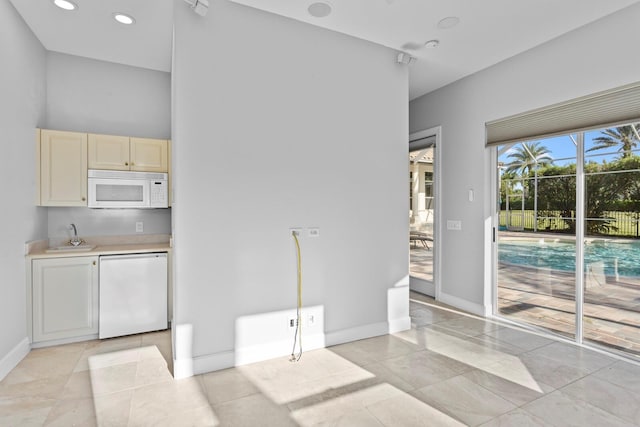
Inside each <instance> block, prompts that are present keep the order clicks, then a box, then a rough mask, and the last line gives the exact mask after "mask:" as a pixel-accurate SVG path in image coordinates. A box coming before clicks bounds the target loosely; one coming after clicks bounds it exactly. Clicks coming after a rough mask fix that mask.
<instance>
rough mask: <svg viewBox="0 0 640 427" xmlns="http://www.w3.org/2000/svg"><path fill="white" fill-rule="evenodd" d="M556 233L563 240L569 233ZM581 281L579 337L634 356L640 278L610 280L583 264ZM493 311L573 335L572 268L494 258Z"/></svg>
mask: <svg viewBox="0 0 640 427" xmlns="http://www.w3.org/2000/svg"><path fill="white" fill-rule="evenodd" d="M503 234H504V235H506V236H504V235H503ZM504 237H506V239H505V240H507V241H509V242H511V241H514V240H532V239H541V238H544V239H551V238H558V237H559V236H558V235H557V234H549V233H535V234H534V233H509V232H506V233H505V232H501V233H500V240H502V239H503V238H504ZM560 237H561V238H562V240H565V239H566V240H569V239H571V237H572V236H560ZM573 240H575V238H574V239H573ZM607 240H617V241H620V240H624V241H629V240H628V239H607ZM584 285H585V291H584V306H583V315H584V321H583V328H584V331H583V336H584V339H585V340H588V341H592V342H595V343H598V344H603V345H606V346H611V347H614V348H616V349H619V350H624V351H626V352H629V353H632V354H635V355H640V278H638V277H619V278H617V279H616V278H615V277H612V276H606V275H605V274H604V273H603V271H602V269H598V268H588V273H587V275H586V276H585V284H584ZM498 310H499V312H500V313H501V314H503V315H505V316H506V317H508V318H511V319H513V320H520V321H523V322H526V323H529V324H533V325H536V326H540V327H543V328H547V329H551V330H553V331H555V332H557V333H559V334H562V335H565V336H570V337H573V335H574V330H575V273H573V272H565V271H558V270H552V269H549V268H538V267H533V266H522V265H512V264H506V263H500V264H499V266H498Z"/></svg>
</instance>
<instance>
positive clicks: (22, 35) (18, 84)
mask: <svg viewBox="0 0 640 427" xmlns="http://www.w3.org/2000/svg"><path fill="white" fill-rule="evenodd" d="M0 58H2V71H1V72H0V76H1V78H0V94H2V95H1V96H0V129H2V137H1V138H0V146H1V147H2V153H3V155H2V158H3V162H2V167H0V186H1V188H2V190H1V192H0V194H2V200H3V202H2V213H1V214H0V218H2V238H0V276H1V278H0V325H2V327H0V379H2V378H3V377H4V376H5V375H6V374H7V370H8V369H11V368H12V367H13V366H12V365H14V364H15V363H17V362H18V361H19V360H20V358H21V356H23V355H24V352H25V351H28V340H27V327H26V295H25V261H24V242H25V241H27V240H32V239H41V238H44V237H45V236H46V212H45V209H44V208H37V207H36V206H35V169H34V168H35V164H34V163H35V162H34V159H35V128H36V127H37V126H42V125H43V124H44V116H45V104H44V102H45V71H44V70H45V51H44V48H43V47H42V45H41V44H40V42H39V41H38V39H37V38H36V37H35V36H34V35H33V33H32V32H31V30H29V28H28V27H27V25H26V24H25V23H24V21H23V20H22V18H21V17H20V16H19V15H18V13H17V12H16V11H15V10H14V8H13V6H12V5H11V4H10V3H9V1H8V0H0Z"/></svg>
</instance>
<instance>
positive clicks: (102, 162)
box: [89, 133, 129, 170]
mask: <svg viewBox="0 0 640 427" xmlns="http://www.w3.org/2000/svg"><path fill="white" fill-rule="evenodd" d="M89 169H108V170H109V169H110V170H129V137H128V136H115V135H96V134H92V133H90V134H89Z"/></svg>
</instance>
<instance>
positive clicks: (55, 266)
mask: <svg viewBox="0 0 640 427" xmlns="http://www.w3.org/2000/svg"><path fill="white" fill-rule="evenodd" d="M97 262H98V257H72V258H51V259H37V260H34V261H33V264H32V269H33V270H32V286H33V288H32V299H33V301H32V302H33V310H32V315H33V341H34V342H38V341H47V340H54V339H62V338H73V337H81V336H85V335H92V334H97V333H98V314H99V313H98V297H99V294H98V266H97Z"/></svg>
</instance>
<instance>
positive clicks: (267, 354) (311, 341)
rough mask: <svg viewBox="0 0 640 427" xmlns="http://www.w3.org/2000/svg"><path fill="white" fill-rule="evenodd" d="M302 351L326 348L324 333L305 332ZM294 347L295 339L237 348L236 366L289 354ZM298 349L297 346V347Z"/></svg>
mask: <svg viewBox="0 0 640 427" xmlns="http://www.w3.org/2000/svg"><path fill="white" fill-rule="evenodd" d="M302 337H303V342H302V343H303V347H302V351H303V352H304V351H309V350H316V349H318V348H324V346H325V345H324V334H322V333H319V334H309V335H306V334H303V336H302ZM292 348H293V341H292V340H286V341H274V342H270V343H265V344H258V345H252V346H249V347H244V348H237V349H236V352H235V354H236V360H235V364H236V366H240V365H247V364H249V363H255V362H261V361H263V360H268V359H274V358H276V357H282V356H289V355H290V354H291V349H292ZM296 349H297V347H296Z"/></svg>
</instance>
